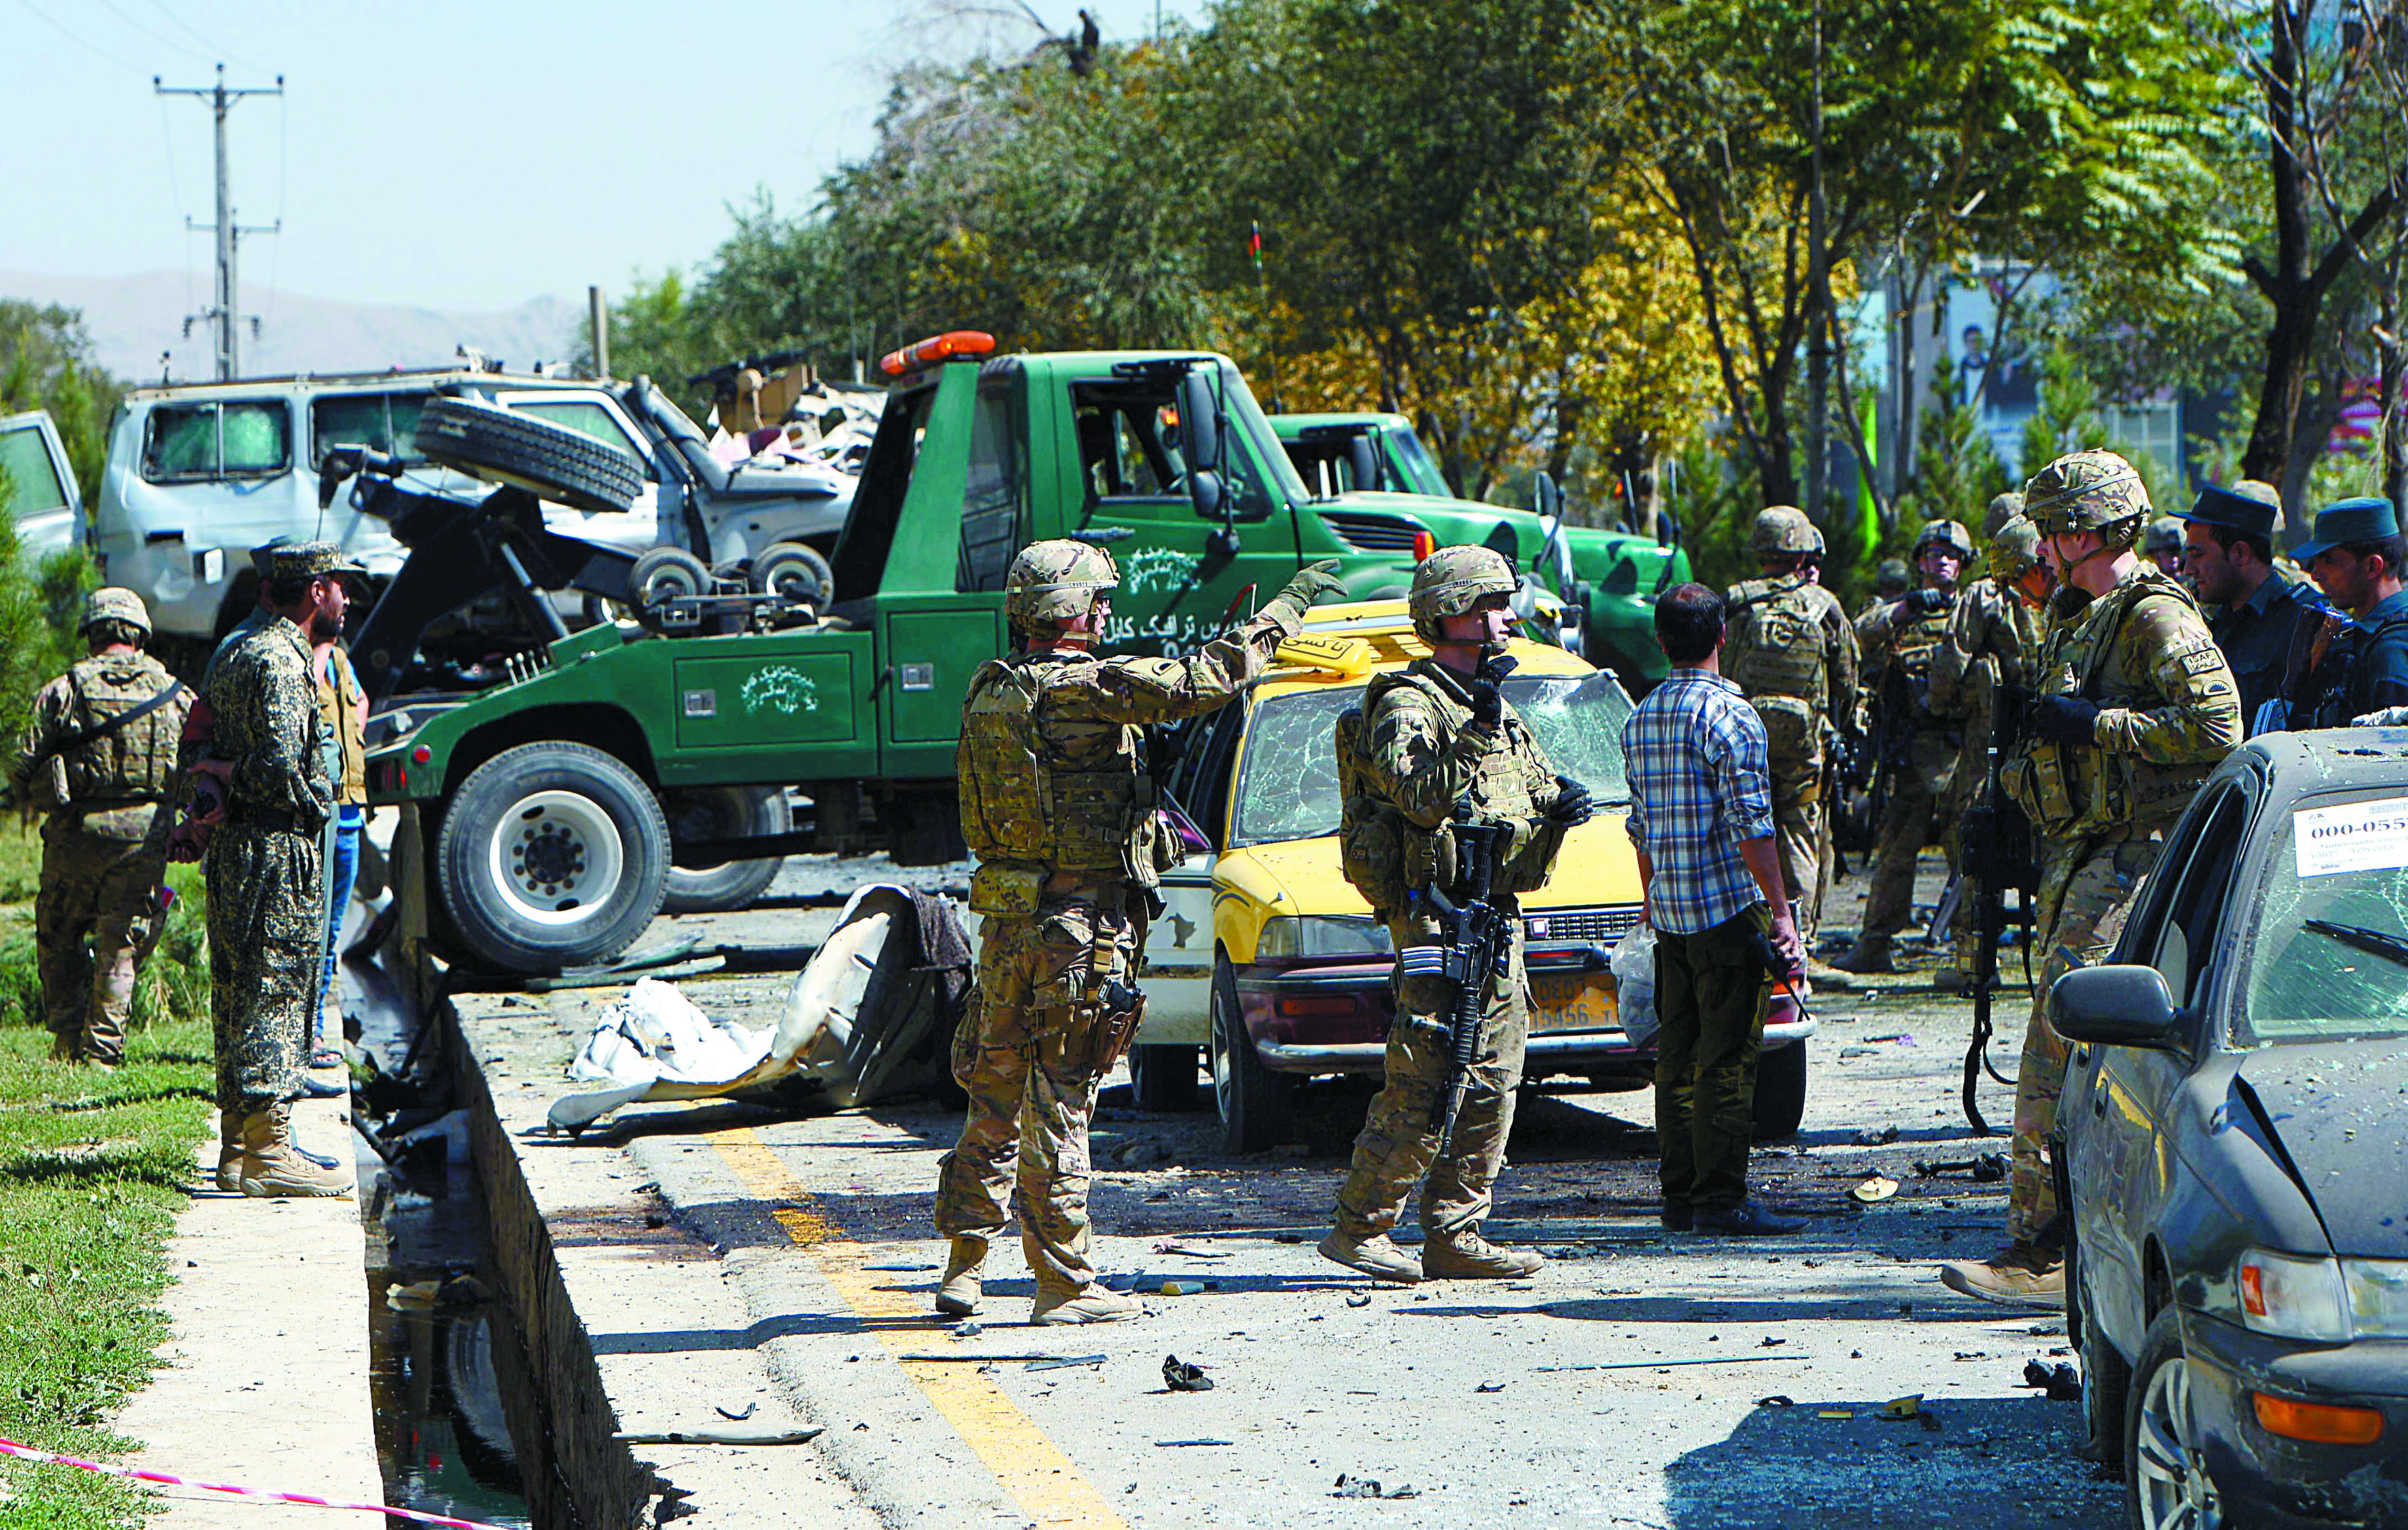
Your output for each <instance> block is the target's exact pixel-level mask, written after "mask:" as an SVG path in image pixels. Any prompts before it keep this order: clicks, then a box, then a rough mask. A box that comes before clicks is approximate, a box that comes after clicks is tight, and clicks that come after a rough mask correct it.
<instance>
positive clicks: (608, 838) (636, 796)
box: [433, 742, 669, 972]
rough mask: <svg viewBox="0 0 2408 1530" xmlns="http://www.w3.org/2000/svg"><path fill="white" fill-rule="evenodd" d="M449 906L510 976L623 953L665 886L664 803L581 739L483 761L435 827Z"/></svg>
mask: <svg viewBox="0 0 2408 1530" xmlns="http://www.w3.org/2000/svg"><path fill="white" fill-rule="evenodd" d="M434 851H435V853H434V857H433V859H434V862H435V875H436V886H437V892H438V893H439V894H441V897H442V902H443V911H444V913H445V914H446V915H447V916H448V917H449V919H450V921H451V923H452V928H453V929H454V931H455V932H456V933H457V934H458V936H459V937H460V940H461V942H462V943H463V944H464V945H466V947H467V948H468V950H469V951H470V952H472V953H473V954H474V955H475V956H477V957H478V958H479V959H480V960H481V961H483V962H485V963H487V964H489V965H492V966H494V967H496V968H499V969H500V970H502V971H506V972H552V971H558V970H559V969H560V968H562V967H567V966H580V965H587V964H590V963H595V962H604V961H608V960H609V959H610V958H611V957H614V956H616V955H618V954H619V953H620V952H621V951H625V950H626V949H627V948H628V947H629V946H630V945H633V944H634V943H635V940H636V937H638V936H639V935H641V934H643V932H644V926H645V925H646V924H648V923H650V922H652V916H653V915H654V914H656V913H658V912H660V908H661V902H662V899H663V898H664V897H665V896H666V895H667V890H668V869H669V831H668V821H667V819H666V818H665V817H664V816H663V815H662V812H661V805H660V800H659V799H658V798H657V797H655V796H653V795H652V788H650V787H648V786H646V785H645V784H644V782H643V779H641V778H640V777H638V775H637V774H636V773H635V772H634V771H632V770H630V769H628V768H627V766H626V765H624V764H622V763H620V761H618V760H617V759H615V758H613V757H612V756H610V755H609V754H606V753H604V752H603V751H600V750H598V749H592V748H589V747H588V746H586V745H583V744H569V743H555V742H542V743H534V744H521V745H520V746H519V747H518V748H516V749H513V750H507V751H503V752H502V753H500V754H497V755H495V756H494V757H493V758H492V759H490V760H488V761H486V762H485V763H484V764H483V765H479V766H478V767H477V768H476V769H475V770H474V771H473V772H471V773H470V774H469V776H468V779H466V781H463V782H462V783H461V785H460V789H459V791H458V792H457V793H456V794H454V795H453V796H452V802H451V805H450V806H449V808H447V809H446V810H445V812H444V814H443V822H442V823H441V825H440V826H439V827H438V828H437V830H436V834H435V846H434Z"/></svg>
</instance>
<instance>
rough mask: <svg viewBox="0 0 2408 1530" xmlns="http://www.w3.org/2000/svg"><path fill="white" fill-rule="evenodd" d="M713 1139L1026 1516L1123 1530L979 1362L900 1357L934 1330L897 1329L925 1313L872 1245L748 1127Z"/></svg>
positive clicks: (1124, 1524) (1065, 1458)
mask: <svg viewBox="0 0 2408 1530" xmlns="http://www.w3.org/2000/svg"><path fill="white" fill-rule="evenodd" d="M710 1142H711V1146H712V1147H714V1148H716V1149H717V1150H718V1151H719V1156H720V1157H721V1158H722V1159H724V1161H725V1162H726V1164H727V1166H728V1167H729V1168H730V1169H732V1170H733V1171H734V1172H735V1174H736V1178H737V1179H738V1180H740V1181H741V1182H742V1183H743V1185H744V1188H745V1189H746V1190H747V1191H749V1192H751V1193H752V1194H753V1196H755V1197H756V1198H758V1199H760V1200H763V1201H767V1202H768V1203H769V1214H770V1215H771V1216H773V1217H775V1218H777V1219H778V1224H779V1225H780V1226H781V1227H783V1228H785V1230H786V1236H787V1237H790V1238H792V1239H794V1241H795V1244H796V1247H797V1248H799V1249H801V1250H802V1251H803V1252H804V1253H805V1254H806V1255H808V1256H809V1257H810V1261H811V1263H812V1264H814V1265H818V1266H819V1271H820V1273H821V1274H822V1275H823V1276H824V1277H826V1279H827V1282H828V1284H830V1285H832V1286H834V1287H835V1288H836V1291H837V1294H838V1295H839V1296H842V1297H843V1298H844V1300H845V1305H847V1306H849V1307H851V1308H853V1311H854V1312H855V1313H857V1314H858V1315H860V1316H861V1317H862V1318H864V1319H866V1320H868V1321H869V1322H870V1323H872V1324H873V1325H874V1326H873V1327H872V1328H871V1330H870V1331H871V1333H872V1334H873V1335H874V1336H875V1337H877V1339H878V1340H879V1342H880V1343H882V1344H883V1345H885V1346H886V1347H887V1349H889V1350H890V1351H894V1353H895V1355H896V1363H897V1364H899V1365H900V1366H902V1367H903V1374H904V1375H905V1376H907V1377H909V1378H910V1380H911V1383H912V1385H914V1386H916V1387H918V1388H919V1389H920V1391H921V1392H922V1393H923V1394H925V1395H926V1397H927V1399H928V1401H929V1402H931V1403H933V1404H935V1405H936V1408H937V1411H938V1412H939V1413H940V1414H942V1415H943V1416H944V1420H945V1422H946V1423H950V1424H952V1425H953V1430H954V1432H955V1433H957V1434H959V1435H960V1436H961V1437H962V1442H963V1443H964V1444H966V1445H968V1447H969V1448H970V1450H971V1451H973V1452H975V1453H976V1454H977V1456H978V1458H979V1459H980V1460H981V1461H982V1462H984V1463H986V1467H987V1469H988V1470H989V1471H992V1472H993V1473H995V1476H996V1480H997V1481H998V1482H1001V1483H1002V1484H1003V1490H1004V1491H1005V1492H1006V1493H1008V1494H1011V1498H1012V1501H1013V1502H1014V1503H1017V1504H1018V1505H1019V1506H1020V1507H1021V1509H1022V1511H1023V1512H1025V1513H1026V1514H1027V1516H1028V1517H1029V1518H1030V1519H1032V1520H1034V1521H1036V1522H1037V1523H1039V1524H1043V1525H1081V1526H1085V1527H1088V1530H1127V1523H1128V1522H1127V1521H1125V1520H1124V1519H1122V1518H1121V1517H1120V1515H1119V1514H1118V1513H1116V1512H1114V1511H1113V1509H1112V1506H1111V1502H1110V1501H1109V1500H1107V1499H1106V1498H1105V1497H1104V1495H1103V1494H1101V1493H1100V1492H1098V1491H1097V1488H1096V1485H1095V1484H1094V1483H1093V1482H1090V1481H1088V1480H1087V1479H1086V1478H1085V1477H1084V1476H1082V1474H1081V1473H1080V1471H1079V1468H1078V1467H1077V1466H1075V1465H1073V1464H1072V1463H1071V1460H1070V1458H1069V1457H1068V1455H1065V1454H1064V1453H1063V1452H1062V1448H1061V1447H1060V1446H1058V1445H1056V1444H1054V1441H1053V1439H1052V1438H1051V1437H1048V1436H1047V1435H1046V1433H1045V1431H1044V1430H1042V1429H1039V1427H1038V1426H1037V1423H1036V1421H1034V1420H1032V1419H1031V1418H1029V1416H1028V1415H1027V1414H1025V1413H1024V1412H1022V1411H1021V1410H1020V1408H1019V1405H1018V1404H1016V1403H1014V1402H1013V1401H1012V1400H1011V1398H1010V1397H1007V1396H1005V1395H1004V1394H1003V1390H1002V1389H1001V1388H1000V1387H997V1386H996V1384H995V1382H994V1381H992V1380H988V1379H987V1378H986V1377H983V1376H981V1375H979V1374H978V1372H977V1369H976V1368H975V1367H973V1366H947V1365H931V1364H925V1363H923V1364H913V1363H912V1362H910V1361H906V1360H903V1359H902V1358H901V1357H902V1356H903V1355H904V1354H905V1353H906V1352H908V1351H912V1350H916V1349H920V1348H923V1347H925V1345H926V1343H927V1339H928V1330H927V1328H926V1327H925V1325H924V1324H915V1325H913V1326H911V1327H909V1328H897V1327H895V1326H893V1325H892V1321H891V1320H893V1319H896V1318H916V1319H922V1320H925V1319H926V1318H927V1317H928V1316H929V1313H928V1309H927V1308H925V1306H923V1305H921V1303H919V1302H918V1301H916V1300H914V1299H912V1298H911V1297H910V1296H909V1295H907V1294H904V1293H902V1292H899V1291H887V1290H882V1289H880V1288H881V1286H882V1283H885V1282H887V1281H889V1280H892V1277H891V1276H886V1275H882V1274H873V1273H872V1272H870V1271H867V1270H865V1269H863V1268H862V1267H861V1266H862V1265H863V1263H864V1262H865V1261H866V1260H867V1258H868V1256H869V1255H870V1254H871V1252H872V1250H871V1249H870V1247H869V1246H868V1245H867V1244H865V1243H862V1242H859V1241H857V1240H856V1239H853V1238H850V1237H846V1236H845V1232H844V1229H843V1228H841V1227H839V1226H838V1225H837V1224H836V1223H833V1222H831V1221H829V1220H828V1218H827V1217H826V1215H825V1214H824V1213H823V1212H822V1211H821V1210H820V1208H819V1205H818V1203H817V1202H816V1201H814V1200H813V1199H812V1198H811V1194H810V1192H809V1191H807V1190H805V1189H804V1188H803V1187H802V1185H801V1183H800V1182H799V1181H797V1180H796V1179H795V1177H794V1175H793V1174H792V1173H791V1172H789V1171H788V1169H787V1168H786V1165H784V1164H782V1163H781V1162H780V1161H779V1159H778V1155H777V1153H776V1152H774V1151H771V1149H770V1147H769V1145H768V1144H767V1143H766V1142H764V1141H762V1140H761V1138H760V1137H759V1136H757V1135H756V1134H755V1133H754V1132H753V1129H752V1128H751V1127H749V1126H739V1127H737V1128H735V1129H734V1130H732V1131H724V1132H714V1133H711V1134H710Z"/></svg>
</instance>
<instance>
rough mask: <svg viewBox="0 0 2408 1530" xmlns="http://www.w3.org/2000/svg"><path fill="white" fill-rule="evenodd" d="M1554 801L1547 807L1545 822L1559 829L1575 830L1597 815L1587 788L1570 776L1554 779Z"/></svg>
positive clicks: (1593, 800)
mask: <svg viewBox="0 0 2408 1530" xmlns="http://www.w3.org/2000/svg"><path fill="white" fill-rule="evenodd" d="M1555 786H1556V788H1557V790H1556V793H1555V801H1554V802H1553V803H1551V804H1549V805H1548V807H1547V822H1550V823H1552V824H1554V825H1555V826H1556V827H1557V828H1560V829H1577V828H1579V827H1580V826H1581V825H1582V824H1584V823H1585V822H1588V821H1589V820H1590V819H1591V818H1593V817H1595V816H1596V813H1597V800H1596V799H1595V798H1594V797H1591V796H1590V795H1589V794H1588V788H1587V787H1585V786H1583V785H1582V784H1581V783H1580V782H1578V781H1576V780H1574V779H1571V778H1570V776H1557V777H1556V778H1555Z"/></svg>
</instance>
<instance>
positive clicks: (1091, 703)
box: [1056, 607, 1299, 726]
mask: <svg viewBox="0 0 2408 1530" xmlns="http://www.w3.org/2000/svg"><path fill="white" fill-rule="evenodd" d="M1298 624H1299V623H1298V622H1297V620H1296V619H1295V618H1294V617H1293V616H1291V615H1290V614H1289V613H1288V612H1287V611H1286V610H1285V609H1284V608H1279V607H1266V608H1263V609H1262V610H1260V611H1257V612H1256V613H1254V618H1253V620H1251V621H1249V622H1247V623H1246V624H1245V625H1244V626H1242V627H1240V628H1239V629H1238V631H1237V632H1236V633H1235V634H1234V635H1232V636H1227V637H1217V638H1214V639H1213V640H1212V641H1211V642H1210V643H1207V644H1205V645H1204V647H1203V649H1202V651H1199V652H1197V653H1195V654H1193V655H1191V656H1189V657H1187V658H1184V659H1111V660H1108V661H1106V662H1105V663H1103V664H1100V665H1096V666H1095V671H1094V678H1093V681H1092V683H1091V684H1089V685H1086V686H1082V687H1079V688H1078V689H1077V690H1076V691H1074V692H1072V693H1071V694H1067V695H1064V696H1062V697H1060V698H1059V699H1058V700H1057V702H1056V705H1067V706H1071V707H1076V708H1079V709H1082V710H1085V711H1089V712H1091V713H1092V714H1093V715H1094V716H1096V717H1097V718H1099V719H1101V720H1102V721H1104V722H1125V723H1129V724H1131V725H1134V726H1143V725H1145V724H1147V723H1152V722H1178V721H1179V720H1180V719H1182V718H1187V717H1194V716H1196V715H1197V714H1198V713H1199V712H1209V711H1211V710H1212V709H1214V708H1218V707H1223V706H1226V705H1227V704H1228V703H1229V702H1230V701H1232V700H1234V699H1236V697H1237V695H1238V694H1239V693H1240V692H1241V691H1243V690H1244V689H1245V688H1246V684H1247V682H1248V681H1250V680H1252V679H1254V677H1255V676H1257V675H1259V674H1261V673H1262V672H1263V669H1264V667H1265V666H1266V665H1269V663H1270V656H1271V651H1272V650H1274V649H1276V648H1278V647H1279V645H1280V642H1281V640H1282V639H1283V638H1286V637H1289V636H1293V635H1294V634H1295V633H1296V631H1297V626H1298Z"/></svg>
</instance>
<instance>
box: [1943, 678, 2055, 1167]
mask: <svg viewBox="0 0 2408 1530" xmlns="http://www.w3.org/2000/svg"><path fill="white" fill-rule="evenodd" d="M2027 704H2028V698H2027V696H2026V694H2025V693H2024V690H2023V688H2022V687H2021V686H2014V685H2000V686H1998V687H1997V688H1996V689H1994V690H1993V691H1992V693H1991V696H1990V737H1989V741H1988V742H1987V743H1986V744H1985V746H1984V748H1983V751H1982V790H1981V794H1980V795H1978V796H1977V797H1975V798H1974V800H1973V804H1972V806H1971V808H1968V809H1967V810H1966V813H1965V822H1964V827H1963V829H1962V831H1961V832H1960V833H1959V835H1958V836H1957V844H1958V845H1959V846H1960V847H1962V852H1961V860H1962V862H1963V865H1964V873H1963V875H1964V878H1965V882H1966V885H1967V886H1968V887H1970V888H1971V890H1972V895H1973V920H1974V924H1973V928H1974V933H1975V935H1976V937H1977V939H1976V941H1975V943H1974V947H1973V970H1972V971H1971V973H1970V974H1968V975H1967V979H1968V980H1967V987H1966V990H1965V996H1967V997H1970V998H1971V1000H1972V1001H1973V1037H1972V1040H1971V1044H1970V1045H1968V1046H1967V1047H1966V1049H1965V1087H1964V1102H1965V1119H1966V1120H1967V1121H1968V1122H1971V1123H1972V1126H1973V1130H1974V1131H1975V1132H1976V1133H1978V1134H1979V1135H1981V1136H1983V1137H1987V1136H1989V1135H1990V1123H1989V1122H1986V1121H1985V1120H1983V1119H1982V1108H1981V1107H1980V1106H1979V1105H1978V1104H1976V1103H1975V1101H1974V1099H1973V1087H1974V1085H1975V1084H1976V1083H1977V1082H1978V1081H1979V1080H1980V1079H1981V1075H1982V1071H1983V1070H1984V1069H1985V1068H1986V1067H1988V1066H1989V1047H1990V993H1991V991H1992V990H1993V989H1995V988H1997V987H1998V986H1999V940H2000V937H2001V936H2003V935H2004V934H2005V933H2006V914H2007V908H2006V897H2007V889H2008V888H2010V887H2014V888H2018V889H2020V890H2021V892H2022V896H2023V906H2024V908H2025V910H2026V922H2027V926H2028V923H2029V910H2030V908H2031V906H2032V899H2033V897H2034V896H2035V894H2037V892H2038V889H2039V884H2040V876H2039V873H2038V871H2037V870H2036V869H2035V868H2034V866H2033V865H2032V842H2031V825H2030V823H2028V822H2026V821H2025V818H2024V814H2023V809H2022V808H2018V807H2016V806H2015V805H2014V802H2012V801H2011V800H2009V798H2008V796H2007V793H2006V788H2005V787H2004V786H2003V785H2002V784H2001V783H2000V779H1999V765H2000V760H2001V759H2002V758H2004V757H2005V756H2006V755H2007V754H2008V753H2010V752H2012V751H2014V746H2015V743H2016V741H2017V740H2018V739H2019V738H2020V737H2021V736H2022V734H2023V713H2024V708H2025V707H2026V706H2027ZM2025 950H2026V951H2027V953H2028V952H2029V950H2030V947H2029V945H2028V943H2027V945H2026V947H2025ZM1991 1077H1992V1078H1997V1077H1998V1075H1997V1074H1996V1073H1995V1072H1993V1073H1992V1074H1991Z"/></svg>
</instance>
